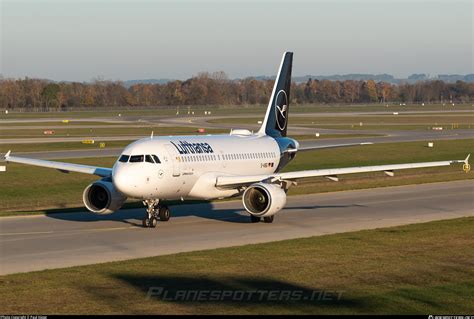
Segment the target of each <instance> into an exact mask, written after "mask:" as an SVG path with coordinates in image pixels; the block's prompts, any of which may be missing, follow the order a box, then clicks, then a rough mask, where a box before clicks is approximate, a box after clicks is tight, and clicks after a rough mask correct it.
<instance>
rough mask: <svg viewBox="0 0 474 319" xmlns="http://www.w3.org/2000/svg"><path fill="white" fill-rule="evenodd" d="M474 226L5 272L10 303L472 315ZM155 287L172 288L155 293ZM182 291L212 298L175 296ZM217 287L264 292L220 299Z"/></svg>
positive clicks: (37, 309) (101, 309)
mask: <svg viewBox="0 0 474 319" xmlns="http://www.w3.org/2000/svg"><path fill="white" fill-rule="evenodd" d="M473 229H474V218H472V217H471V218H460V219H452V220H445V221H436V222H430V223H423V224H413V225H408V226H400V227H391V228H381V229H376V230H365V231H358V232H350V233H343V234H336V235H325V236H320V237H310V238H303V239H295V240H285V241H280V242H272V243H266V244H256V245H246V246H240V247H232V248H223V249H215V250H206V251H197V252H191V253H181V254H175V255H168V256H160V257H151V258H144V259H135V260H127V261H120V262H112V263H105V264H96V265H90V266H80V267H72V268H64V269H56V270H45V271H39V272H32V273H24V274H14V275H8V276H1V277H0V300H2V302H1V303H0V312H1V313H41V314H67V313H73V314H78V313H83V314H422V315H426V314H447V313H448V314H460V313H463V314H469V313H473V312H474V299H473V298H472V296H473V295H474V248H473V247H474V236H472V230H473ZM151 287H162V288H163V289H164V290H166V291H167V292H168V295H167V296H166V298H165V297H164V294H159V293H157V294H156V295H154V296H153V295H152V296H151V297H150V298H147V295H148V292H149V289H150V288H151ZM181 290H185V291H190V290H194V291H197V292H200V291H202V292H204V293H206V291H207V295H203V296H207V297H204V301H200V302H198V301H192V299H191V300H190V301H180V300H179V299H178V300H175V301H172V300H170V299H172V298H171V297H172V296H179V291H181ZM155 291H156V290H155ZM209 291H214V292H215V291H217V293H218V294H219V295H220V292H222V291H231V292H235V291H243V292H244V293H247V294H248V293H249V292H252V291H259V292H260V293H261V294H260V295H262V296H264V297H263V298H262V299H261V300H260V299H259V298H249V299H247V298H245V299H243V300H240V301H238V300H237V301H235V300H234V301H231V300H229V299H230V298H229V299H228V298H223V300H220V299H218V298H215V299H212V298H209V296H210V293H209ZM269 291H276V293H273V294H272V295H270V293H269ZM285 291H286V292H288V291H289V292H290V293H291V295H290V296H301V295H303V296H306V297H309V296H316V297H315V298H307V300H305V299H304V298H293V300H291V299H290V298H289V297H288V296H289V294H288V293H284V292H285ZM264 292H266V293H264ZM282 292H283V293H282ZM295 292H296V294H295ZM313 292H316V293H313ZM322 292H325V293H326V294H325V295H322ZM260 295H258V296H260ZM236 296H237V295H236ZM321 296H325V299H326V300H324V299H323V298H318V297H321ZM280 298H281V299H280ZM216 299H217V300H216Z"/></svg>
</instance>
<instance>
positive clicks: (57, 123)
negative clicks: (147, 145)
mask: <svg viewBox="0 0 474 319" xmlns="http://www.w3.org/2000/svg"><path fill="white" fill-rule="evenodd" d="M66 119H67V118H66ZM0 123H1V125H2V127H7V128H9V129H10V128H11V129H15V126H40V127H44V128H48V126H63V127H64V128H67V127H69V126H78V125H88V126H95V125H107V126H109V125H111V126H114V125H127V124H129V123H128V122H123V123H120V122H109V121H107V120H104V121H74V120H70V121H69V122H68V123H63V122H62V120H60V119H58V120H57V121H37V122H0ZM136 124H140V123H138V122H137V123H136Z"/></svg>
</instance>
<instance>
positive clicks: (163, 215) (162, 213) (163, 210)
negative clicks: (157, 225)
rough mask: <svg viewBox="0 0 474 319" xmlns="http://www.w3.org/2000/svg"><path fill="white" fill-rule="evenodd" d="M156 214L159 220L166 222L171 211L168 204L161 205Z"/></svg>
mask: <svg viewBox="0 0 474 319" xmlns="http://www.w3.org/2000/svg"><path fill="white" fill-rule="evenodd" d="M158 216H159V217H160V220H161V221H162V222H167V221H168V220H170V217H171V212H170V209H169V208H168V206H166V205H163V206H161V207H160V210H159V212H158Z"/></svg>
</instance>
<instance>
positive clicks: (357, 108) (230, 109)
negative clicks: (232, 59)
mask: <svg viewBox="0 0 474 319" xmlns="http://www.w3.org/2000/svg"><path fill="white" fill-rule="evenodd" d="M266 107H267V105H239V106H219V105H217V106H195V107H191V111H194V115H195V116H204V111H211V112H212V115H228V114H236V115H238V114H249V113H255V114H261V115H262V116H263V115H264V113H265V110H266ZM452 110H465V111H472V110H474V105H472V104H457V105H456V106H454V107H453V106H451V105H448V104H446V105H442V104H426V105H425V106H421V105H406V106H400V105H397V104H394V105H389V106H388V107H387V106H386V105H385V104H371V105H363V104H360V105H332V104H323V105H321V104H294V105H291V112H292V113H309V112H320V113H332V112H335V113H338V112H387V111H389V112H402V111H452ZM187 111H188V107H187V106H181V107H180V116H187ZM119 114H121V115H122V116H173V115H176V107H173V108H169V109H165V108H163V107H159V106H158V107H156V109H140V108H129V109H115V110H111V109H110V108H104V109H103V110H91V111H68V112H25V113H19V112H10V113H9V114H5V113H4V112H0V123H1V120H2V119H15V118H61V119H62V118H68V119H70V118H92V117H115V118H117V119H120V117H119V116H118V115H119Z"/></svg>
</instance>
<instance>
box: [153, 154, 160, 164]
mask: <svg viewBox="0 0 474 319" xmlns="http://www.w3.org/2000/svg"><path fill="white" fill-rule="evenodd" d="M152 156H153V159H154V160H155V163H156V164H161V162H160V159H159V158H158V156H156V155H154V154H153V155H152Z"/></svg>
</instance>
